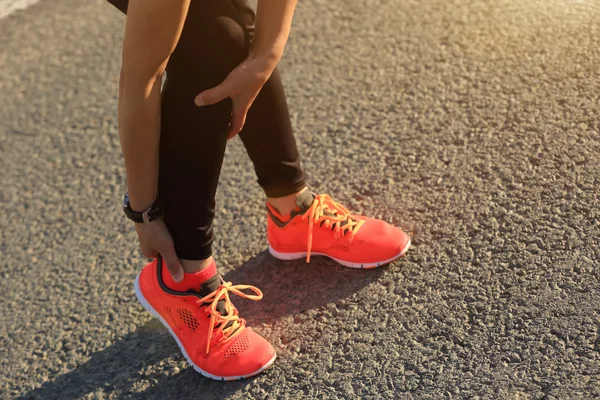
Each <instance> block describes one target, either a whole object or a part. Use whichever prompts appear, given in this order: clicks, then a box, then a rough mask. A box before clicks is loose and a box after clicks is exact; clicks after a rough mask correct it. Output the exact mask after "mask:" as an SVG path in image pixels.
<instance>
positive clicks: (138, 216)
mask: <svg viewBox="0 0 600 400" xmlns="http://www.w3.org/2000/svg"><path fill="white" fill-rule="evenodd" d="M123 211H124V212H125V215H126V216H127V218H129V219H130V220H132V221H133V222H135V223H137V224H142V223H144V224H149V223H151V222H152V221H155V220H157V219H159V218H161V217H162V216H163V214H164V208H163V205H162V202H161V201H160V199H156V200H155V201H154V202H153V203H152V204H151V205H150V206H149V207H147V208H145V209H141V210H139V211H138V210H135V209H134V208H133V207H132V206H131V203H130V201H129V195H128V194H127V193H126V194H125V197H124V198H123Z"/></svg>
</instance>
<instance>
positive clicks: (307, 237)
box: [267, 190, 410, 269]
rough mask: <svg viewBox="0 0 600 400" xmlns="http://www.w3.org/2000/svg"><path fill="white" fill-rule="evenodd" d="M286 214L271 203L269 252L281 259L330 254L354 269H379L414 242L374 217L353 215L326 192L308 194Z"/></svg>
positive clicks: (268, 206) (307, 259) (404, 251)
mask: <svg viewBox="0 0 600 400" xmlns="http://www.w3.org/2000/svg"><path fill="white" fill-rule="evenodd" d="M296 204H297V206H298V207H297V209H296V210H294V211H292V213H291V214H290V215H288V216H283V215H281V214H279V212H278V211H277V210H276V209H275V208H274V207H272V206H271V205H270V204H269V203H268V202H267V210H268V217H267V221H268V222H267V239H268V241H269V252H270V253H271V254H272V255H273V256H274V257H275V258H278V259H280V260H295V259H298V258H304V257H306V262H310V256H311V255H319V256H327V257H329V258H331V259H333V260H335V261H337V262H338V263H340V264H342V265H344V266H346V267H350V268H365V269H367V268H376V267H380V266H382V265H386V264H389V263H391V262H392V261H394V260H396V259H398V258H400V257H402V256H403V255H404V254H405V253H406V251H407V250H408V248H409V247H410V238H409V237H408V236H407V235H406V234H405V233H404V232H402V231H401V230H400V229H398V228H395V227H393V226H391V225H390V224H388V223H386V222H384V221H381V220H378V219H373V218H368V217H363V216H359V215H353V214H351V213H350V211H348V209H346V208H345V207H344V206H342V205H341V204H339V203H336V202H335V201H333V199H332V198H331V197H329V196H328V195H326V194H319V195H314V194H312V193H311V192H310V191H308V190H306V191H304V193H302V194H301V195H300V196H299V197H298V199H297V201H296Z"/></svg>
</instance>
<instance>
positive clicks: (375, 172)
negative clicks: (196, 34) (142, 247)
mask: <svg viewBox="0 0 600 400" xmlns="http://www.w3.org/2000/svg"><path fill="white" fill-rule="evenodd" d="M123 27H124V18H123V17H122V16H121V15H119V13H118V12H117V11H116V10H113V9H112V8H111V7H110V6H109V5H108V4H106V3H104V2H103V1H101V0H88V1H76V0H43V1H42V2H41V3H38V4H36V5H34V6H32V7H31V8H29V9H27V10H25V11H19V12H15V13H14V14H12V15H10V16H9V17H8V18H6V19H4V20H1V21H0V49H1V50H0V71H1V72H2V73H1V74H0V152H1V153H0V177H1V180H2V185H1V189H0V201H1V204H0V252H1V254H2V257H0V274H1V279H0V293H1V294H2V295H1V296H0V309H1V310H2V312H1V313H0V398H2V399H12V398H20V399H44V400H47V399H60V400H70V399H117V398H119V399H121V398H128V399H221V398H231V399H271V398H272V399H275V398H311V399H312V398H319V399H321V398H323V399H324V398H344V399H354V398H365V399H380V398H390V399H392V398H393V399H412V398H414V399H444V398H452V399H463V398H465V399H466V398H470V399H471V398H473V399H475V398H479V399H578V398H579V399H590V398H594V397H600V354H599V352H600V332H599V330H600V297H599V294H600V281H599V280H600V250H599V244H600V224H599V221H600V201H599V193H600V133H599V129H600V119H599V117H598V109H599V106H600V104H599V94H600V67H599V66H600V51H599V49H600V8H599V7H598V3H597V2H595V1H594V0H588V1H583V0H581V1H576V0H553V1H550V0H548V1H542V0H539V1H531V0H528V1H525V0H464V1H462V0H450V1H449V0H370V1H368V2H365V1H359V0H347V1H344V2H341V1H330V0H311V1H306V2H300V4H299V6H298V10H297V14H296V17H295V21H294V28H293V32H292V36H291V39H290V41H289V45H288V47H287V51H286V55H285V59H284V60H283V61H282V63H281V66H282V73H283V78H284V81H285V85H286V88H287V94H288V100H289V104H290V111H291V115H292V118H293V124H294V128H295V130H296V133H297V138H298V142H299V146H300V149H301V152H302V154H303V155H304V162H305V166H306V170H307V173H308V177H309V181H310V183H311V185H312V188H313V189H314V190H315V191H319V192H324V191H326V192H328V193H330V194H332V195H334V196H335V197H336V198H337V199H339V200H340V201H341V202H343V203H345V204H346V205H348V206H349V207H350V208H352V209H353V210H354V211H356V212H363V213H367V214H370V215H373V216H377V217H381V218H384V219H385V220H388V221H391V222H393V223H394V224H397V225H399V226H401V227H402V228H403V229H405V230H406V231H408V232H410V234H411V235H412V237H413V241H414V246H413V248H412V249H411V250H410V251H409V253H408V255H407V257H405V258H404V259H403V260H401V261H399V262H396V263H394V264H393V265H392V266H390V267H388V268H382V269H379V270H375V271H356V270H348V269H344V268H342V267H340V266H338V265H336V264H335V263H333V262H330V261H328V260H325V259H315V260H314V261H313V262H312V263H311V264H310V265H305V264H304V262H303V261H302V260H300V261H296V262H280V261H277V260H275V259H273V258H272V257H271V256H270V255H269V254H268V253H267V252H266V241H265V210H264V208H263V207H264V206H263V198H262V194H261V191H260V188H259V187H258V185H257V184H256V182H255V180H256V178H255V176H254V173H253V171H252V166H251V164H250V162H249V161H248V158H247V157H246V154H245V151H244V149H243V147H242V146H241V143H240V142H239V140H237V139H236V140H233V141H232V142H231V143H230V145H229V147H228V150H227V158H226V161H225V165H224V167H223V175H222V179H221V185H220V187H219V195H218V215H217V221H216V229H217V232H218V239H217V242H216V246H215V247H216V251H217V254H216V257H217V260H218V265H219V267H220V269H221V272H222V273H223V275H224V276H225V278H226V279H227V280H233V281H234V282H236V283H246V284H253V285H257V286H258V287H260V288H261V289H262V290H263V291H264V292H265V298H264V300H262V301H261V302H258V303H256V302H249V301H248V302H247V301H245V300H238V301H236V304H237V305H238V307H239V308H240V310H241V312H242V313H243V315H244V316H245V317H246V318H247V319H248V320H249V322H250V324H251V325H252V326H253V327H255V329H256V330H257V331H258V332H260V333H261V334H263V335H264V336H266V337H267V338H268V339H269V340H270V341H271V342H272V343H273V344H274V346H275V347H276V348H277V350H278V352H279V358H278V360H277V362H276V363H275V365H274V367H273V368H272V369H271V370H269V371H268V372H266V373H264V374H262V375H260V376H258V377H256V378H253V379H250V380H246V381H241V382H236V383H221V382H214V381H211V380H208V379H205V378H202V377H200V376H199V375H197V374H196V373H194V372H193V370H192V369H191V368H190V367H188V365H186V363H185V361H184V359H183V357H182V356H181V355H180V354H179V352H178V348H177V346H176V344H175V342H174V341H173V340H172V339H171V337H170V336H169V335H168V333H167V332H166V331H165V329H164V328H163V327H162V326H161V325H160V324H159V323H158V322H157V321H154V320H152V319H151V317H150V316H149V315H148V314H147V313H146V312H145V311H144V310H143V309H142V307H141V306H140V305H139V304H138V303H137V302H136V300H135V297H134V293H133V285H132V284H133V280H134V277H135V275H136V274H137V272H138V271H139V270H140V268H141V267H142V266H143V265H144V262H145V260H144V259H143V257H141V255H140V254H139V252H138V250H137V246H136V237H135V234H134V231H133V229H132V226H131V225H130V224H128V223H127V222H126V221H125V219H124V216H123V215H122V213H121V211H120V209H119V207H120V201H121V200H120V199H121V197H122V194H123V192H124V190H125V184H124V170H123V163H122V160H121V154H120V148H119V141H118V135H117V121H116V105H117V97H116V93H117V77H118V72H119V58H120V43H121V40H122V32H123Z"/></svg>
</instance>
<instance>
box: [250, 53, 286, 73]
mask: <svg viewBox="0 0 600 400" xmlns="http://www.w3.org/2000/svg"><path fill="white" fill-rule="evenodd" d="M281 55H282V54H281V52H279V51H277V50H275V49H273V48H269V49H266V50H260V49H258V50H257V49H250V58H252V59H253V60H255V61H257V62H259V63H260V64H262V65H263V67H264V69H267V70H270V71H272V70H274V69H275V67H276V66H277V63H279V60H281Z"/></svg>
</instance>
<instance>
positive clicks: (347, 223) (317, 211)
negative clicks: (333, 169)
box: [302, 194, 365, 263]
mask: <svg viewBox="0 0 600 400" xmlns="http://www.w3.org/2000/svg"><path fill="white" fill-rule="evenodd" d="M353 218H354V219H356V218H355V217H353V216H352V214H351V213H350V211H349V210H348V209H347V208H346V207H344V206H343V205H341V204H340V203H338V202H336V201H334V200H333V199H332V198H331V197H330V196H328V195H326V194H317V195H315V199H314V201H313V203H312V205H311V206H310V207H309V208H308V210H306V212H305V213H304V214H303V215H302V219H303V220H308V241H307V242H308V245H307V250H306V262H307V263H308V262H310V251H311V249H312V239H313V227H314V225H315V224H319V225H320V226H324V227H325V228H332V227H333V232H334V237H335V238H336V239H339V238H340V237H341V236H346V235H348V238H347V240H348V242H349V243H352V240H353V239H354V235H356V232H358V230H359V229H360V227H361V226H363V224H364V223H365V221H364V220H357V221H355V220H354V219H353Z"/></svg>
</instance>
